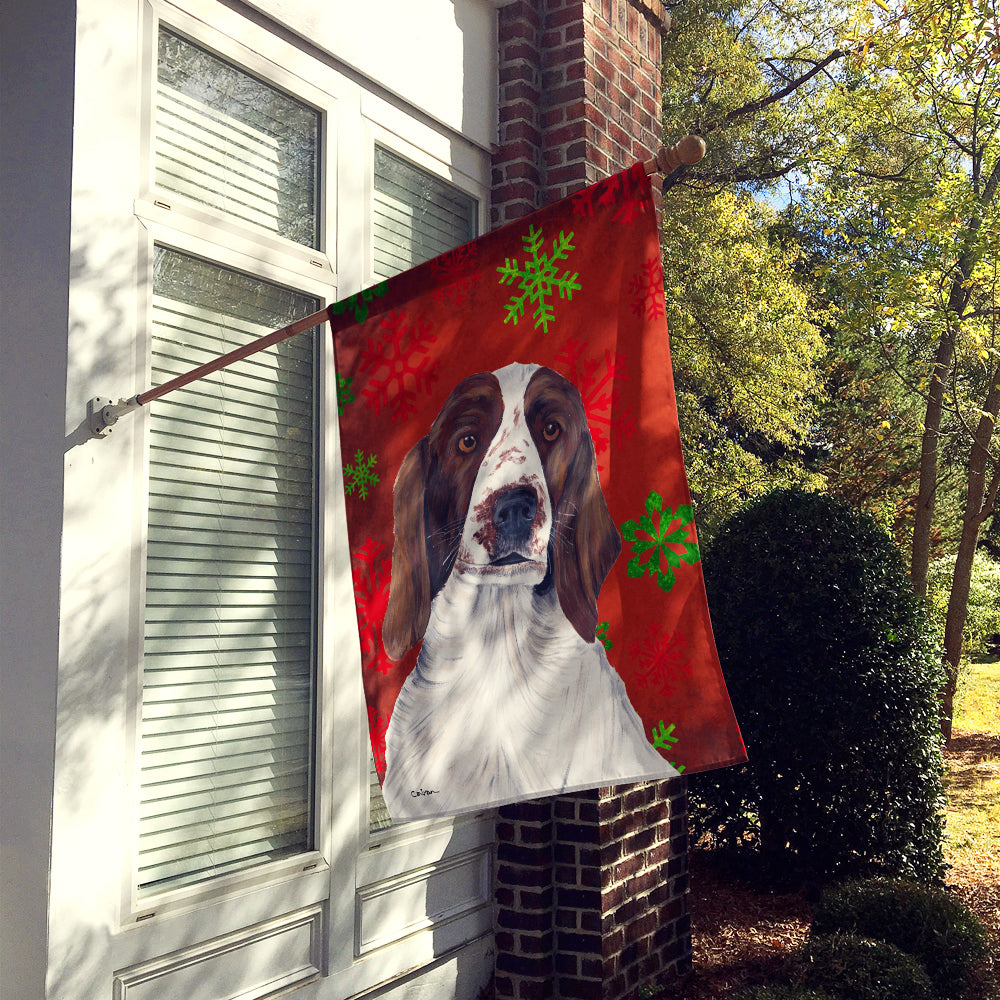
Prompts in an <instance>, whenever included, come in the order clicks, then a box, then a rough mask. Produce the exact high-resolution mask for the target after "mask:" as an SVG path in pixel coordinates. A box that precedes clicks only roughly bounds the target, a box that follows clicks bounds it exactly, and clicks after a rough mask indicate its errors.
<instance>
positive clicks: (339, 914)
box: [112, 0, 494, 998]
mask: <svg viewBox="0 0 1000 1000" xmlns="http://www.w3.org/2000/svg"><path fill="white" fill-rule="evenodd" d="M161 19H162V21H163V23H164V25H165V26H167V27H169V28H171V29H172V30H175V31H177V32H178V33H180V34H182V35H183V36H185V37H187V38H189V39H190V40H191V41H192V42H193V43H195V44H197V45H200V46H202V47H204V48H207V49H209V50H210V51H213V52H215V53H217V54H218V55H219V56H220V57H222V58H223V59H226V60H228V61H230V62H233V63H235V64H236V65H238V66H241V67H244V68H246V69H247V71H248V72H250V73H253V74H254V75H257V76H259V77H261V78H263V79H264V80H266V81H268V82H269V83H271V84H273V85H275V86H277V87H279V88H280V89H283V90H285V91H287V92H288V93H290V94H292V95H294V96H295V97H297V98H299V99H300V100H303V101H304V102H305V103H307V104H310V105H312V106H313V107H316V108H318V109H319V110H320V111H321V113H322V115H323V121H322V126H321V151H320V158H321V163H322V169H321V174H320V190H319V198H320V206H321V209H320V226H319V233H320V238H319V243H320V248H319V249H318V250H317V249H313V248H309V247H303V246H300V245H297V244H295V243H292V242H291V241H288V240H284V239H282V238H280V237H277V236H275V235H273V234H268V233H264V232H256V231H254V230H253V229H252V228H251V227H249V226H247V225H243V224H240V223H237V222H235V221H231V220H225V219H224V218H221V217H220V213H216V212H213V211H212V210H210V209H208V208H207V207H206V206H203V205H200V204H197V203H195V202H191V201H189V200H187V199H184V198H183V197H182V196H180V195H175V194H174V193H172V192H171V193H169V194H161V193H159V192H157V190H156V188H155V186H154V184H153V158H152V119H151V108H152V104H153V100H152V90H153V86H154V84H155V78H154V74H155V66H156V38H157V30H158V26H159V23H160V20H161ZM142 20H143V31H142V38H141V48H142V50H143V53H144V59H143V60H142V61H141V67H142V70H141V79H142V80H143V81H144V82H143V105H142V106H143V108H144V109H145V110H144V113H143V116H142V125H141V130H142V149H143V155H142V157H141V161H140V169H141V177H142V180H141V183H140V187H139V192H138V196H137V198H136V199H135V203H134V212H135V216H136V217H137V218H138V220H139V221H140V223H141V226H142V238H141V241H140V247H139V248H138V263H139V266H138V278H139V285H140V295H139V303H138V328H139V330H140V331H145V333H140V338H139V340H140V343H139V345H138V346H137V348H136V360H135V369H136V384H137V385H138V386H139V387H145V386H147V385H148V384H149V381H148V373H149V362H150V343H151V336H150V326H151V323H150V316H151V303H152V280H151V273H152V255H153V245H154V243H156V244H160V245H163V246H166V247H170V248H172V249H176V250H178V251H181V252H185V253H191V254H194V255H195V256H199V257H203V258H205V259H207V260H211V261H213V262H215V263H218V264H220V265H222V266H224V267H232V268H234V269H236V270H240V271H244V272H247V273H250V274H253V275H255V276H259V277H261V278H262V279H264V280H269V281H274V282H276V283H278V284H283V285H287V286H289V287H292V288H295V289H296V290H299V291H302V292H304V293H305V294H308V295H314V296H316V297H317V298H318V299H319V300H320V303H321V305H325V304H327V303H329V302H330V301H333V300H335V299H337V298H343V297H345V296H346V295H349V294H351V293H353V292H355V291H358V290H359V289H361V288H364V287H367V286H368V285H370V284H372V283H373V274H372V254H371V246H372V239H371V219H372V202H373V195H374V169H373V160H374V148H375V143H376V142H378V144H379V145H381V146H384V147H385V148H386V149H389V150H391V151H392V152H394V153H396V154H397V155H400V156H402V157H404V158H405V159H408V160H410V161H412V162H414V163H415V164H417V165H418V166H420V167H422V168H423V169H426V170H428V171H430V172H432V173H433V174H435V175H436V176H439V177H440V178H441V179H442V180H444V181H446V182H447V183H450V184H453V185H455V186H456V187H459V188H461V189H462V190H463V191H465V192H467V193H468V194H470V195H471V196H472V197H474V198H475V199H476V200H477V203H478V212H479V232H480V233H482V232H485V231H486V228H487V226H488V212H489V182H490V166H489V158H488V154H487V153H486V152H485V151H484V150H482V149H479V148H478V147H475V146H473V145H472V144H471V143H469V142H468V141H466V140H464V139H461V138H460V137H457V136H455V135H454V134H453V133H448V132H447V131H446V130H444V129H442V128H440V127H439V126H437V125H436V123H434V122H433V121H431V120H430V119H429V118H428V117H427V116H424V115H422V114H420V113H416V112H413V111H412V109H407V108H405V106H404V105H403V103H402V102H400V101H396V100H395V99H389V98H388V97H387V96H380V95H378V94H375V93H374V92H373V91H372V90H370V89H367V88H366V87H365V86H364V85H362V82H361V81H359V80H358V79H357V77H356V75H355V74H352V73H350V72H349V71H348V70H346V68H343V67H339V68H338V67H336V66H335V65H333V64H332V63H331V62H329V61H320V60H318V59H315V58H313V57H312V56H310V55H308V54H307V53H306V52H304V51H303V50H302V49H299V48H297V47H295V46H294V45H292V44H291V43H289V42H288V41H285V40H284V39H282V38H281V37H279V36H278V35H276V34H272V33H270V32H269V31H268V30H267V29H266V28H265V27H263V26H259V25H255V24H251V23H250V22H249V21H248V20H246V19H245V18H244V17H243V16H242V15H241V14H239V13H238V12H237V11H235V10H233V9H231V8H228V7H226V6H224V5H222V4H217V3H213V2H212V0H184V2H183V9H182V8H181V7H178V6H175V5H174V4H172V3H170V2H168V0H146V2H145V4H144V15H143V19H142ZM236 39H240V40H239V41H237V40H236ZM251 46H252V47H251ZM362 151H363V155H359V153H360V152H362ZM358 191H363V192H364V197H363V198H362V199H358V197H357V193H358ZM338 206H339V209H338ZM362 248H364V249H365V250H366V252H365V253H363V254H362V253H360V251H361V250H362ZM318 354H319V364H320V371H319V392H320V406H321V412H323V413H326V414H335V413H336V379H335V377H334V363H333V350H332V343H331V338H330V336H329V328H328V327H323V328H322V332H321V333H320V349H319V352H318ZM151 405H153V406H155V405H156V404H155V401H154V402H153V403H152V404H151ZM134 419H135V420H136V422H137V423H136V427H135V439H134V440H135V447H134V459H135V477H134V483H135V487H134V491H133V493H134V501H135V503H134V509H135V510H136V511H137V516H136V527H135V529H134V532H133V537H132V552H133V557H132V570H131V571H132V579H133V587H132V591H131V613H130V629H129V637H130V638H129V664H130V668H129V671H128V680H127V694H128V710H127V733H126V741H127V746H128V747H129V748H130V750H129V751H128V752H127V755H126V759H127V760H130V761H131V765H130V767H129V769H128V773H127V774H126V785H127V787H126V789H125V795H126V800H125V801H126V803H127V809H128V810H130V820H129V823H128V824H127V828H126V830H125V831H124V837H123V841H124V843H125V844H126V846H127V855H126V858H125V859H124V863H123V871H122V883H121V884H122V890H121V893H120V897H119V900H120V901H119V920H118V932H119V933H117V934H115V935H114V937H113V941H112V954H113V961H114V967H115V968H116V969H119V970H124V971H123V973H122V975H123V977H124V978H123V980H122V981H123V982H124V981H126V980H127V979H128V976H129V975H130V974H131V975H133V976H134V975H138V974H139V973H137V972H136V970H142V969H144V968H146V967H147V966H150V965H153V966H156V967H157V968H158V967H159V965H158V963H160V964H162V961H164V959H163V956H165V955H167V954H168V953H169V952H171V951H181V950H183V949H184V948H190V947H191V945H192V942H193V941H206V940H208V939H209V938H220V936H224V935H227V934H238V933H239V932H240V931H241V930H242V929H244V928H247V927H249V926H250V925H254V924H260V923H263V922H266V921H267V920H269V919H272V918H274V917H275V915H277V914H288V913H292V912H293V911H294V912H300V911H301V912H305V911H309V912H312V911H313V910H315V912H316V914H318V916H317V926H321V928H322V938H323V947H322V948H321V949H320V951H321V952H322V957H321V959H317V962H318V965H319V967H320V971H319V973H317V975H322V976H324V977H328V978H326V979H324V990H323V993H322V996H323V997H324V998H326V997H334V996H337V997H340V996H348V995H351V994H353V993H355V992H358V991H360V990H363V989H368V988H370V987H372V986H374V985H376V984H378V983H382V982H387V981H389V980H391V979H392V978H394V977H396V976H398V975H401V974H403V973H404V972H406V971H409V970H412V969H415V968H417V967H420V966H423V965H426V964H427V963H429V962H431V961H433V960H434V959H435V958H436V957H439V956H441V955H442V954H445V953H447V952H448V951H449V950H451V949H454V948H456V947H459V946H461V945H462V944H464V943H465V942H467V941H470V940H473V939H474V938H475V937H476V936H477V935H488V934H489V933H490V932H491V927H492V915H491V910H490V905H489V904H490V900H491V864H492V851H491V846H490V845H491V844H492V838H493V821H494V813H493V812H492V811H488V812H485V813H479V814H475V815H470V816H467V817H461V818H459V819H456V820H436V821H426V822H421V823H411V824H405V825H403V826H400V827H393V828H390V829H388V830H384V831H380V832H378V833H376V834H375V835H370V834H369V810H368V767H367V759H368V730H367V714H366V710H365V705H364V696H363V690H362V679H361V651H360V643H359V638H358V633H357V621H356V618H355V613H354V599H353V583H352V580H351V567H350V553H349V551H348V547H347V541H346V537H347V536H346V511H345V506H344V502H343V484H342V468H341V462H340V449H339V429H338V426H337V421H336V420H332V421H330V420H329V419H327V420H321V421H320V427H319V445H318V446H319V451H318V454H319V455H320V459H319V461H320V468H319V470H318V483H319V491H320V492H319V523H318V545H319V546H320V552H321V553H322V560H321V563H322V567H323V569H322V572H321V573H320V574H319V579H318V580H317V587H318V621H317V629H318V635H317V643H318V646H317V649H318V653H317V671H318V676H317V678H316V701H317V709H316V741H317V745H316V747H315V754H316V767H315V782H316V787H315V789H314V825H315V848H316V849H315V850H314V851H312V852H308V853H305V854H301V855H297V856H295V857H293V858H287V859H282V860H281V861H276V862H270V863H265V864H262V865H259V866H256V867H254V868H252V869H249V870H247V871H245V872H239V873H235V874H231V875H224V876H219V877H218V878H215V879H209V880H206V881H205V882H202V883H197V884H195V885H192V886H187V887H184V888H179V889H174V890H166V891H164V892H163V893H160V894H157V895H155V896H152V897H147V898H143V899H139V898H138V896H137V890H136V879H135V873H134V853H135V845H136V842H137V816H138V756H139V755H138V732H139V729H138V726H139V720H140V718H141V689H140V676H141V674H140V668H141V657H142V631H143V609H144V595H143V593H142V590H143V581H144V580H145V557H144V552H145V545H144V543H145V521H146V507H147V489H148V486H147V483H148V453H149V422H148V419H147V417H146V416H145V414H144V412H143V410H140V411H139V412H138V413H136V414H135V415H134ZM334 693H335V694H336V697H334V696H333V695H334ZM449 873H456V877H459V878H460V880H464V882H465V883H468V886H469V892H468V900H467V901H465V902H462V901H460V905H456V906H453V907H451V908H450V909H449V908H446V909H443V910H441V911H440V912H439V913H435V914H430V915H427V914H418V915H417V916H416V917H414V918H413V919H411V920H409V922H404V923H403V924H402V925H400V926H397V927H393V928H388V929H386V932H385V933H384V934H382V933H380V929H379V928H376V929H375V930H374V931H373V930H372V921H373V919H374V916H373V915H375V916H377V914H378V913H379V912H381V911H380V909H379V907H380V905H381V903H380V901H381V900H391V899H392V898H393V897H392V893H394V892H401V893H404V894H405V893H407V892H409V893H411V894H412V893H413V892H417V893H418V894H419V892H420V891H421V886H423V885H425V884H426V883H427V882H428V880H430V879H432V878H434V877H441V878H448V877H450V874H449ZM463 884H464V883H463ZM477 893H479V894H480V895H481V899H480V896H479V895H477ZM400 898H403V897H400ZM177 917H180V918H181V919H174V918H177ZM470 927H471V928H472V930H471V931H470ZM429 928H433V934H429V933H426V931H427V930H428V929H429ZM470 934H471V937H470ZM220 939H221V938H220ZM129 970H132V972H131V973H130V972H129Z"/></svg>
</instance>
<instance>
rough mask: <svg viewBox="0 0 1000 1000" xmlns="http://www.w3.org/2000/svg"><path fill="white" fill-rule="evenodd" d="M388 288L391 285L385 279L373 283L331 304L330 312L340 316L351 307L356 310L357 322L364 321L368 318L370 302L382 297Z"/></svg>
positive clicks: (355, 318)
mask: <svg viewBox="0 0 1000 1000" xmlns="http://www.w3.org/2000/svg"><path fill="white" fill-rule="evenodd" d="M388 290H389V286H388V285H387V284H386V283H385V282H384V281H380V282H379V283H378V284H377V285H372V287H371V288H365V289H363V290H362V291H360V292H355V293H354V294H353V295H348V297H347V298H346V299H342V300H341V301H340V302H334V304H333V305H332V306H330V313H331V314H332V315H334V316H340V315H342V314H343V313H345V312H347V310H348V309H351V310H353V312H354V320H355V322H357V323H363V322H364V321H365V320H366V319H368V303H369V302H371V301H372V299H380V298H381V297H382V296H383V295H385V293H386V292H387V291H388Z"/></svg>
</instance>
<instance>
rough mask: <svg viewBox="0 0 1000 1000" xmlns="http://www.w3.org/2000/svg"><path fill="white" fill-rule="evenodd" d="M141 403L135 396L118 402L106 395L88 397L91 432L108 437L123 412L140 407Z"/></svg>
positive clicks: (95, 435) (88, 416)
mask: <svg viewBox="0 0 1000 1000" xmlns="http://www.w3.org/2000/svg"><path fill="white" fill-rule="evenodd" d="M139 405H140V404H139V400H138V399H137V397H135V396H132V397H131V398H130V399H119V400H118V402H117V403H116V402H114V400H111V399H107V398H106V397H104V396H95V397H94V398H93V399H88V400H87V423H88V424H89V425H90V433H91V434H93V435H94V437H99V438H102V437H107V436H108V435H109V434H110V433H111V428H112V427H113V426H114V425H115V424H116V423H117V422H118V418H119V417H120V416H121V415H122V414H123V413H129V412H131V411H132V410H136V409H138V408H139Z"/></svg>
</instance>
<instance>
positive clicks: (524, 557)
mask: <svg viewBox="0 0 1000 1000" xmlns="http://www.w3.org/2000/svg"><path fill="white" fill-rule="evenodd" d="M394 521H395V541H394V546H393V553H392V584H391V591H390V597H389V605H388V610H387V613H386V617H385V621H384V625H383V641H384V643H385V648H386V651H387V652H388V654H389V656H391V657H392V658H393V659H399V658H400V657H402V656H403V655H404V654H405V652H406V651H407V650H408V649H410V648H411V647H412V646H413V645H415V644H416V643H417V642H418V641H420V640H421V639H423V646H422V647H421V650H420V654H419V657H418V659H417V662H416V666H415V667H414V669H413V671H412V672H411V674H410V675H409V677H408V678H407V680H406V682H405V684H404V685H403V689H402V691H401V692H400V694H399V698H398V699H397V701H396V705H395V708H394V709H393V712H392V717H391V720H390V723H389V728H388V731H387V734H386V772H385V780H384V782H383V785H382V792H383V795H384V797H385V800H386V804H387V805H388V807H389V812H390V814H391V815H392V817H393V818H394V819H395V820H401V819H411V818H416V817H421V816H434V815H441V814H447V813H454V812H459V811H463V810H468V809H475V808H480V807H483V806H487V805H493V804H499V803H502V802H509V801H513V800H516V799H520V798H527V797H532V796H537V795H543V794H549V793H554V792H560V791H569V790H571V789H576V788H585V787H590V786H595V785H608V784H614V783H617V782H623V781H631V780H638V779H640V778H643V777H653V776H668V775H673V774H675V773H676V771H674V769H673V768H672V767H671V766H670V765H669V764H668V763H667V762H666V761H665V760H664V759H663V758H662V757H661V756H660V755H659V754H658V753H657V752H656V750H655V749H654V748H653V747H652V746H651V745H650V743H649V741H648V740H647V738H646V736H645V734H644V732H643V728H642V723H641V721H640V719H639V717H638V715H637V714H636V713H635V710H634V709H633V708H632V705H631V703H630V702H629V699H628V696H627V694H626V692H625V685H624V684H623V683H622V680H621V678H620V677H619V676H618V674H617V672H616V671H615V670H614V668H613V667H612V666H611V664H610V663H609V662H608V659H607V656H606V654H605V651H604V648H603V646H602V645H601V643H599V642H597V641H596V640H595V629H596V627H597V595H598V592H599V591H600V588H601V585H602V584H603V582H604V579H605V577H606V576H607V574H608V572H609V571H610V569H611V566H612V564H613V563H614V561H615V559H617V557H618V555H619V553H620V551H621V538H620V536H619V534H618V531H617V530H616V528H615V525H614V522H613V521H612V520H611V516H610V514H609V513H608V509H607V505H606V503H605V501H604V496H603V494H602V493H601V488H600V483H599V481H598V477H597V466H596V462H595V458H594V445H593V441H592V439H591V436H590V431H589V429H588V427H587V420H586V414H585V411H584V407H583V402H582V400H581V398H580V394H579V392H578V391H577V389H576V388H575V387H574V386H573V385H572V383H570V382H568V381H567V380H566V379H564V378H563V377H562V376H561V375H558V374H557V373H556V372H554V371H552V370H551V369H549V368H540V367H538V366H537V365H523V364H512V365H508V366H507V367H506V368H502V369H500V370H499V371H496V372H493V373H485V372H484V373H480V374H477V375H472V376H470V377H469V378H467V379H465V380H464V381H462V382H461V383H460V384H459V385H458V386H457V387H456V388H455V390H454V391H453V392H452V393H451V395H450V396H449V397H448V400H447V401H446V402H445V405H444V407H443V408H442V410H441V413H440V414H439V415H438V417H437V418H436V419H435V421H434V423H433V424H432V426H431V429H430V433H429V434H428V435H427V437H425V438H423V439H422V440H420V441H419V442H418V443H417V444H416V445H414V447H413V448H412V450H411V451H410V452H409V454H408V455H407V457H406V458H405V460H404V461H403V464H402V466H401V467H400V471H399V475H398V477H397V479H396V484H395V489H394Z"/></svg>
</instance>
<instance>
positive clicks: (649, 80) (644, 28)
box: [492, 0, 668, 226]
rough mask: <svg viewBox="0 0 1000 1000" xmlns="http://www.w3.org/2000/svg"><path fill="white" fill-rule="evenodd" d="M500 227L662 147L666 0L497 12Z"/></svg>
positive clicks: (556, 0) (555, 2)
mask: <svg viewBox="0 0 1000 1000" xmlns="http://www.w3.org/2000/svg"><path fill="white" fill-rule="evenodd" d="M498 18H499V50H500V51H499V78H500V80H499V82H500V115H499V135H498V142H497V150H496V152H495V154H494V156H493V218H492V221H493V225H494V226H497V225H500V224H502V223H504V222H509V221H510V220H512V219H517V218H520V217H521V216H522V215H526V214H527V213H528V212H531V211H533V210H534V209H536V208H540V207H541V206H542V205H544V204H547V203H548V202H550V201H555V200H557V199H559V198H562V197H565V196H566V195H567V194H571V193H572V192H573V191H577V190H579V189H580V188H581V187H585V186H586V185H588V184H593V183H594V182H595V181H598V180H600V179H601V178H603V177H606V176H607V175H608V174H609V173H614V172H616V171H618V170H623V169H625V168H626V167H630V166H631V165H632V164H633V163H635V161H636V160H643V159H647V158H648V157H650V156H651V155H652V154H653V153H654V152H655V151H656V148H657V147H658V146H659V144H660V138H661V129H660V121H659V105H660V82H659V72H660V70H659V67H660V46H661V38H662V32H663V26H664V23H665V22H666V21H667V20H668V17H667V15H666V13H665V10H664V6H663V3H662V2H661V0H514V2H512V3H510V4H508V5H507V6H505V7H502V8H500V10H499V11H498Z"/></svg>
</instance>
